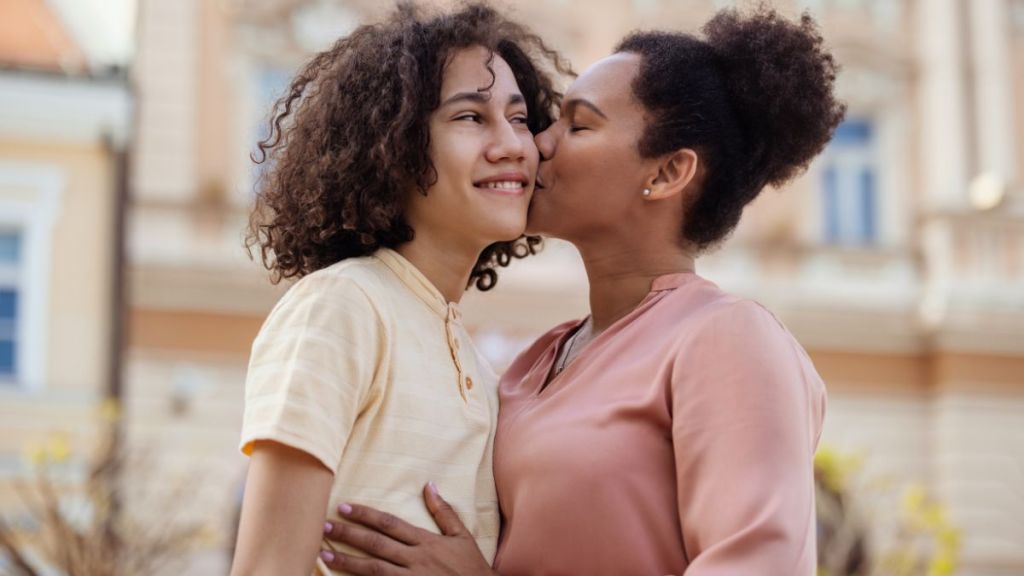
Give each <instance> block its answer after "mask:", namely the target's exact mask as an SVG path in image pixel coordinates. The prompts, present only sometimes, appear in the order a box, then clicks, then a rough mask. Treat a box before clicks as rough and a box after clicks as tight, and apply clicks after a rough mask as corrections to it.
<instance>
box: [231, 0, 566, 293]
mask: <svg viewBox="0 0 1024 576" xmlns="http://www.w3.org/2000/svg"><path fill="white" fill-rule="evenodd" d="M472 46H482V47H484V48H486V49H488V50H490V51H491V55H492V58H493V56H494V55H497V56H500V57H501V58H502V59H504V60H505V61H506V62H507V63H508V65H509V67H510V68H511V69H512V73H513V75H514V76H515V79H516V82H517V83H518V85H519V89H520V91H521V92H522V93H523V96H524V98H525V100H526V105H527V111H528V116H529V118H528V122H527V124H528V126H529V129H530V131H531V132H533V133H537V132H540V131H542V130H544V129H545V128H547V127H548V126H549V125H550V124H551V123H552V121H553V114H554V111H555V110H557V108H558V105H559V103H560V101H561V96H562V95H561V93H560V92H559V91H558V90H556V88H555V87H554V85H553V83H552V79H551V77H550V76H549V73H548V72H549V71H550V72H553V73H564V74H571V69H570V68H569V66H568V65H567V64H566V63H565V61H564V60H563V59H562V58H561V57H560V56H559V55H558V54H557V53H555V52H554V51H553V50H551V49H549V48H548V47H547V46H546V45H545V44H544V42H543V41H542V40H541V39H540V38H539V37H538V36H536V35H535V34H533V33H532V32H530V31H529V30H527V29H526V28H525V27H523V26H521V25H519V24H517V23H515V22H512V21H510V20H508V19H507V18H505V17H504V16H502V15H501V14H500V13H498V12H497V11H496V10H494V9H493V8H491V7H490V6H487V5H486V4H481V3H471V4H467V5H465V6H464V7H462V8H460V9H459V10H458V11H455V12H450V13H445V14H440V15H426V14H425V13H424V12H423V10H422V9H421V8H419V7H417V6H415V5H414V4H412V3H408V2H407V3H402V4H400V5H399V6H398V8H397V9H396V10H395V12H394V13H393V14H391V15H390V16H389V17H388V18H387V19H386V20H384V21H383V22H380V23H377V24H369V25H363V26H360V27H359V28H357V29H356V30H355V31H354V32H352V33H351V34H350V35H348V36H346V37H344V38H341V39H340V40H338V41H337V42H336V43H335V44H334V46H332V47H331V48H330V49H329V50H326V51H324V52H321V53H319V54H317V55H316V56H315V57H314V58H313V59H312V60H311V61H310V62H309V63H307V64H306V65H305V67H304V68H303V69H302V70H301V71H300V72H299V73H298V74H297V75H296V76H295V78H294V79H293V80H292V82H291V86H290V87H289V89H288V91H287V93H286V94H285V95H284V96H283V97H281V98H280V99H279V100H278V101H277V103H276V104H275V106H274V109H273V112H272V114H271V118H270V134H269V136H268V137H267V138H266V139H265V140H263V141H262V142H260V143H259V150H258V153H257V154H256V155H255V157H254V158H253V160H254V161H255V162H257V163H263V162H267V163H268V166H269V168H268V170H267V172H266V173H265V174H264V176H263V177H262V178H261V179H260V181H259V183H258V184H257V190H256V205H255V207H254V209H253V211H252V214H251V216H250V221H249V227H248V230H247V234H246V247H247V248H249V250H250V254H251V253H252V250H253V247H255V246H258V251H259V254H260V257H261V260H262V262H263V264H264V266H266V267H267V268H268V269H269V270H270V271H271V279H272V281H274V282H278V281H280V280H281V279H283V278H293V277H295V278H297V277H301V276H304V275H306V274H309V273H310V272H313V271H316V270H319V269H321V268H324V267H326V266H330V265H331V264H334V263H336V262H338V261H340V260H344V259H346V258H352V257H357V256H364V255H367V254H370V253H372V252H374V251H375V250H377V249H378V248H381V247H395V246H398V245H400V244H403V243H405V242H408V241H410V240H412V238H413V234H414V230H413V229H412V228H411V227H410V226H409V224H408V223H407V222H406V219H405V195H406V194H408V193H409V192H410V191H419V192H420V193H423V194H426V191H427V189H428V188H430V186H431V185H433V184H434V182H436V180H437V174H436V171H435V168H434V165H433V163H432V162H431V159H430V152H429V150H430V130H429V124H428V121H429V116H430V114H431V113H432V112H433V111H434V110H436V109H437V108H438V107H439V106H440V98H441V83H442V80H443V78H444V70H445V66H446V64H447V63H448V61H449V59H450V57H451V56H453V55H454V53H455V52H457V51H458V50H460V49H463V48H468V47H472ZM542 62H543V63H544V64H546V65H547V67H546V68H544V67H542V66H541V65H540V63H542ZM488 68H489V69H490V63H488ZM491 72H492V77H493V70H491ZM487 89H489V86H482V87H481V90H487ZM538 244H540V238H539V237H533V236H523V237H520V238H519V239H517V240H514V241H509V242H499V243H495V244H492V245H490V246H488V247H487V248H486V249H485V250H484V251H483V252H482V253H481V255H480V258H479V260H478V261H477V263H476V265H475V266H474V268H473V271H472V275H471V277H470V285H473V284H475V285H476V287H477V288H479V289H481V290H487V289H489V288H491V287H493V286H494V284H495V282H497V272H496V271H495V268H496V267H497V266H506V265H508V263H509V262H510V261H511V260H512V258H513V257H515V258H522V257H525V256H527V255H529V254H533V253H535V251H536V248H537V246H538Z"/></svg>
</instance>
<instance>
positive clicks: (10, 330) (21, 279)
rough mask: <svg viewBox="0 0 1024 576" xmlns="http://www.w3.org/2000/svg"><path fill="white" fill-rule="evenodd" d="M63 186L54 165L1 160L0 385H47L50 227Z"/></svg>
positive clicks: (30, 388) (27, 388)
mask: <svg viewBox="0 0 1024 576" xmlns="http://www.w3.org/2000/svg"><path fill="white" fill-rule="evenodd" d="M63 187H64V176H63V170H62V169H61V168H59V167H58V166H55V165H52V164H42V163H39V164H37V163H30V162H16V161H9V160H6V159H2V158H0V389H15V390H24V391H36V390H40V389H42V388H44V387H45V381H46V342H47V339H46V331H47V324H48V319H49V302H50V299H49V293H50V290H49V288H50V268H51V264H52V254H51V243H52V230H53V226H54V223H55V221H56V218H57V214H58V212H59V207H60V195H61V190H62V189H63Z"/></svg>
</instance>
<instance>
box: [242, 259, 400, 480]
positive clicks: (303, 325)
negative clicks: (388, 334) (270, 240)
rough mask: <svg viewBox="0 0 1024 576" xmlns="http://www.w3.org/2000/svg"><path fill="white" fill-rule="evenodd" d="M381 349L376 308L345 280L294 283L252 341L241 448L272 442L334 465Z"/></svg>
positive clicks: (382, 340)
mask: <svg viewBox="0 0 1024 576" xmlns="http://www.w3.org/2000/svg"><path fill="white" fill-rule="evenodd" d="M384 347H385V335H384V329H383V326H382V324H381V321H380V317H379V315H378V313H377V310H376V308H375V307H374V306H373V303H372V301H371V300H370V298H369V297H368V296H367V294H366V292H364V291H363V289H362V288H360V287H359V286H358V285H357V284H356V283H355V282H354V281H353V280H352V279H350V278H345V277H337V276H333V277H332V276H327V275H324V274H313V275H310V276H307V277H305V278H303V279H302V280H300V281H299V282H297V283H296V284H295V285H294V286H292V287H291V289H290V290H289V291H288V292H287V293H286V294H285V295H284V297H283V298H282V299H281V300H280V301H279V302H278V304H277V306H275V307H274V309H273V311H271V313H270V315H269V316H268V317H267V320H266V322H264V324H263V327H262V328H261V329H260V332H259V334H258V335H257V337H256V340H255V341H254V342H253V346H252V355H251V356H250V359H249V370H248V373H247V375H246V380H245V414H244V417H243V421H242V441H241V450H242V452H243V453H245V454H251V453H252V446H253V443H254V442H255V441H257V440H273V441H275V442H278V443H281V444H284V445H286V446H289V447H291V448H295V449H296V450H301V451H303V452H306V453H308V454H310V455H311V456H313V457H315V458H316V459H317V460H319V461H320V462H321V463H322V464H323V465H324V466H326V467H327V468H328V469H329V470H331V471H332V472H334V471H336V470H337V468H338V464H339V462H340V461H341V455H342V452H343V451H344V448H345V443H346V441H347V439H348V437H349V434H350V432H351V430H352V426H353V423H354V422H355V419H356V415H357V414H359V412H360V411H361V407H362V406H363V405H364V403H365V402H366V401H367V399H368V397H369V394H370V392H371V389H372V387H373V385H374V378H375V377H376V375H377V374H378V365H379V363H380V359H381V358H382V354H383V350H384Z"/></svg>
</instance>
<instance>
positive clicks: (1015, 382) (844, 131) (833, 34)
mask: <svg viewBox="0 0 1024 576" xmlns="http://www.w3.org/2000/svg"><path fill="white" fill-rule="evenodd" d="M51 4H61V3H59V2H57V3H51ZM732 4H733V3H732V2H729V1H723V0H692V1H688V2H669V1H666V0H632V1H627V0H589V1H583V0H551V1H548V2H533V1H522V2H515V3H513V4H512V5H511V11H512V12H513V14H515V15H516V16H518V17H519V18H520V19H522V20H523V21H526V22H529V23H531V24H532V26H533V27H534V28H535V29H536V31H537V32H538V33H539V34H541V35H542V36H543V37H544V38H546V39H548V41H549V42H550V43H551V45H553V46H554V47H555V48H557V49H559V50H560V51H562V52H563V53H564V54H566V55H567V56H568V57H569V58H570V59H571V61H572V62H573V63H574V64H575V65H576V67H577V69H583V68H584V67H585V66H586V65H587V64H589V63H591V62H593V61H594V60H596V59H598V58H600V57H602V56H603V55H605V54H607V52H608V51H609V50H610V48H611V46H613V44H614V43H615V41H616V40H617V39H618V38H619V37H621V36H622V35H623V34H624V33H625V32H628V31H629V30H631V29H634V28H644V27H663V28H676V29H682V30H697V29H698V28H699V26H700V24H701V23H702V22H703V21H705V20H706V19H707V17H708V16H709V15H710V14H712V13H713V11H714V10H715V9H718V8H721V7H725V6H730V5H732ZM776 4H777V5H778V6H779V8H781V9H784V10H786V11H789V12H791V13H794V14H795V13H796V12H797V11H799V10H803V9H807V10H810V11H811V12H812V14H814V15H815V16H816V17H818V18H819V19H820V21H821V23H822V28H823V30H824V34H825V36H826V38H827V40H828V42H829V44H830V46H831V47H832V48H833V49H834V52H835V54H836V56H837V58H838V60H839V61H840V63H841V64H842V66H843V70H842V72H841V75H840V79H839V90H840V92H841V95H842V97H843V98H844V99H845V100H847V102H848V103H849V105H850V113H849V118H848V120H847V122H846V123H845V124H844V125H843V126H842V127H841V128H840V129H839V131H838V133H837V135H836V139H835V141H834V142H833V143H832V145H831V146H830V147H829V149H828V150H827V151H826V153H825V154H824V155H823V156H822V157H821V158H819V159H818V160H817V161H816V162H815V163H814V165H813V166H812V167H811V169H810V170H809V171H808V172H807V173H806V174H805V175H804V176H802V177H801V178H800V179H798V180H797V181H796V182H794V183H793V184H792V185H790V186H787V187H786V189H785V190H782V191H778V192H775V191H768V192H766V193H765V194H763V195H762V197H761V198H760V199H759V200H758V201H757V202H756V203H755V204H753V205H752V206H751V207H750V208H749V210H748V213H747V214H746V216H745V218H744V221H743V224H742V226H741V228H740V229H739V230H738V231H737V232H736V234H735V236H734V237H733V238H732V239H731V241H730V242H729V243H728V244H726V246H725V247H724V248H722V249H721V250H719V251H717V252H715V253H713V254H711V255H708V256H707V257H705V258H704V259H702V260H701V262H700V263H699V265H698V266H699V269H700V271H701V273H702V274H704V275H705V276H707V277H709V278H711V279H713V280H715V281H717V282H718V283H720V284H721V285H722V286H723V287H725V288H727V289H729V290H732V291H735V292H738V293H741V294H743V295H746V296H749V297H751V298H754V299H756V300H759V301H760V302H762V303H764V304H765V305H766V306H768V307H769V308H770V309H772V310H773V311H775V312H776V314H777V315H779V317H780V318H781V319H782V320H783V321H784V322H785V323H786V324H787V325H788V326H789V327H790V329H791V330H792V331H793V332H794V333H795V334H796V336H797V337H798V339H799V340H800V341H801V342H802V343H803V345H804V346H805V347H806V348H807V349H808V351H809V352H810V354H811V356H812V358H813V359H814V361H815V364H816V365H817V367H818V369H819V370H820V371H821V373H822V374H823V376H824V377H825V379H826V381H827V383H828V385H829V393H830V406H829V415H828V421H827V425H826V431H825V437H824V438H823V442H826V443H829V444H830V445H833V446H835V447H837V448H838V449H841V450H846V451H861V452H863V453H864V454H865V462H866V464H865V465H866V468H867V469H866V473H870V474H875V475H879V476H887V477H893V478H897V479H899V480H900V481H917V482H921V483H924V484H926V485H927V486H928V487H929V488H931V489H932V490H934V491H935V492H936V493H938V494H939V495H940V496H941V497H942V498H943V499H944V500H945V501H946V502H947V503H948V505H949V508H950V513H951V515H952V517H953V518H954V520H955V521H956V522H957V523H958V524H959V525H960V526H961V527H962V529H963V531H964V542H963V543H964V550H963V557H962V564H963V570H962V573H963V574H967V575H972V576H996V575H1009V574H1019V573H1021V572H1022V571H1024V523H1022V522H1021V520H1020V519H1021V518H1024V436H1022V435H1021V434H1022V432H1021V431H1022V430H1024V1H1022V0H905V1H898V0H779V1H778V2H776ZM8 6H15V7H17V9H18V10H22V11H27V12H24V14H29V16H28V17H24V18H27V20H23V22H35V23H38V22H41V21H45V19H44V20H39V18H40V17H39V16H37V14H38V13H50V14H51V16H52V15H53V14H52V12H51V11H47V10H46V7H47V6H48V4H47V3H45V2H43V1H42V0H32V1H30V0H17V1H16V2H10V3H8ZM387 7H388V6H387V5H386V4H384V3H377V2H371V1H369V0H351V1H341V0H339V1H330V0H176V1H175V2H161V1H159V0H139V2H138V34H137V39H138V42H137V47H136V53H135V58H134V63H133V66H132V77H131V81H132V86H133V87H134V97H135V101H136V111H135V114H134V119H135V122H134V125H133V126H132V127H131V128H130V129H131V131H132V133H133V136H134V137H133V138H132V145H131V151H130V152H131V165H130V170H129V172H130V175H131V177H130V182H129V188H130V191H131V198H132V199H131V203H130V205H129V207H128V210H129V212H128V222H129V234H128V238H129V244H128V283H127V297H128V317H127V333H128V348H127V351H126V358H125V363H124V366H123V370H124V380H125V388H124V394H125V403H126V406H125V408H126V414H127V417H128V434H129V438H130V440H131V442H132V443H133V444H134V445H136V446H141V447H147V448H154V449H155V451H157V452H159V453H160V454H161V455H162V456H164V457H165V460H166V461H167V462H170V465H171V466H172V467H173V468H174V469H176V470H178V471H179V472H182V473H192V474H195V475H196V477H198V478H200V479H201V480H202V482H201V483H199V484H198V485H197V486H198V487H199V489H198V490H197V492H196V494H195V498H196V499H197V500H200V501H203V502H206V503H208V509H209V511H210V512H211V514H212V515H213V516H214V517H216V518H220V519H222V523H221V528H222V530H221V532H222V534H223V538H222V540H223V542H222V543H224V544H227V543H228V542H229V540H230V539H231V535H230V527H231V524H232V522H233V520H234V516H233V514H234V509H235V507H236V506H237V503H238V492H239V489H240V487H241V483H242V480H243V478H244V468H245V461H244V459H243V458H242V457H241V456H240V455H238V454H237V450H236V444H237V434H238V430H239V428H240V424H241V408H242V387H243V382H244V373H245V365H246V361H247V356H248V351H249V346H250V344H251V340H252V338H253V336H254V335H255V334H256V332H257V330H258V329H259V326H260V324H261V322H262V320H263V317H264V316H265V315H266V313H267V312H268V311H269V309H270V307H271V306H272V305H273V303H274V302H275V301H276V299H277V298H278V297H279V296H280V294H281V293H282V292H283V290H284V289H285V288H286V287H284V286H279V287H274V286H271V285H270V284H269V282H268V280H267V275H266V274H265V273H264V272H263V271H261V270H260V268H259V267H258V266H257V265H255V264H254V263H253V262H251V261H250V260H249V259H248V258H247V257H246V255H245V252H244V250H243V248H242V230H243V228H244V225H245V221H246V218H247V209H248V206H249V202H250V200H251V197H252V188H253V183H254V181H255V178H257V177H258V170H257V168H255V167H254V166H253V164H252V163H251V162H250V161H249V159H248V154H249V152H251V150H252V149H253V147H254V144H255V142H256V141H257V140H258V139H259V137H260V136H261V134H263V133H265V132H263V130H264V127H263V122H264V121H265V119H266V116H267V113H268V111H269V107H270V105H271V103H272V101H273V99H274V98H275V97H276V96H277V95H279V94H280V93H281V91H282V90H283V89H284V87H285V86H286V85H287V82H288V79H289V77H290V75H291V74H292V73H293V72H294V70H295V69H296V68H297V67H298V66H299V65H301V63H302V62H303V61H304V60H305V59H306V58H308V56H309V55H310V53H311V52H313V51H315V50H318V49H322V48H324V47H326V46H327V45H328V44H329V43H330V42H331V41H333V39H335V38H336V37H337V36H339V35H342V34H345V33H346V32H348V31H350V30H351V29H352V28H354V27H355V26H356V25H357V24H358V23H359V22H361V21H365V20H367V19H372V18H375V17H377V16H379V15H380V14H381V13H382V11H383V10H386V9H387ZM5 9H9V8H6V7H5ZM40 10H41V11H42V12H38V11H40ZM0 21H2V22H3V23H4V24H2V25H0V27H6V26H8V25H9V23H10V22H11V20H8V19H2V20H0ZM52 22H54V24H53V25H52V26H54V27H55V28H53V29H60V26H59V24H60V22H59V19H57V18H53V19H52ZM37 25H38V24H37ZM47 26H49V25H47ZM10 28H11V29H10V30H7V29H6V28H5V29H4V30H3V31H4V34H0V38H2V39H3V40H0V56H3V58H5V60H4V61H5V63H6V66H7V67H6V68H4V69H3V70H0V84H2V85H3V89H2V90H0V394H2V395H3V403H2V406H0V416H2V418H0V422H2V424H0V435H2V437H3V440H0V442H2V444H0V463H4V462H6V463H5V464H3V466H6V467H12V466H13V463H11V462H7V461H6V460H2V459H3V458H6V459H8V460H12V461H13V459H14V458H16V457H17V453H18V451H19V449H20V443H21V442H22V441H23V440H24V438H25V437H26V436H28V435H31V434H32V433H34V431H36V430H42V429H43V428H44V427H46V426H53V425H54V424H52V421H56V420H61V419H74V418H79V419H82V418H85V416H84V414H85V410H87V408H86V406H87V405H88V402H89V401H90V399H95V398H96V397H98V396H100V395H102V394H103V390H104V386H106V385H107V384H106V383H107V380H106V378H107V377H108V374H109V372H110V369H111V367H110V366H108V363H109V359H110V358H112V351H111V350H110V349H109V341H108V339H106V338H105V337H97V335H103V334H108V333H109V332H110V331H111V330H112V326H111V322H113V320H112V318H113V317H114V315H113V313H112V312H113V311H112V304H111V298H110V295H111V294H112V291H113V290H114V287H113V286H111V284H110V279H111V278H112V275H111V274H112V272H111V267H113V266H115V264H116V261H115V258H116V249H115V248H114V239H113V237H112V230H113V229H114V219H115V215H116V212H115V209H114V208H115V207H114V200H115V198H116V197H117V186H116V184H117V179H118V176H117V175H118V170H117V158H119V150H120V148H119V146H120V144H119V143H123V142H124V141H125V134H126V132H127V131H128V130H129V127H128V125H127V122H126V119H127V118H128V114H127V113H126V110H127V108H128V97H127V91H126V89H125V86H124V84H123V83H121V82H119V81H117V80H112V79H110V78H108V77H105V76H104V75H103V74H101V73H99V72H97V71H95V70H94V69H93V68H91V67H90V64H89V56H88V51H87V50H84V49H83V48H82V47H81V46H76V42H75V36H74V34H71V33H65V34H64V35H63V36H62V35H61V34H57V33H54V32H52V30H51V29H50V28H47V30H48V31H47V32H46V34H45V35H44V37H45V38H48V42H49V44H46V45H44V46H37V45H35V44H32V43H31V42H38V38H37V39H36V40H31V41H30V40H18V41H19V42H23V43H22V44H17V43H15V41H14V40H12V39H20V38H21V36H19V35H18V34H15V33H14V32H16V31H23V30H24V29H25V27H24V26H13V25H12V26H10ZM4 54H7V55H6V56H4ZM17 54H20V55H21V56H17V57H15V56H12V55H17ZM26 54H27V55H29V56H25V55H26ZM43 55H45V56H43ZM17 58H21V59H20V60H19V59H17ZM26 58H28V59H29V60H25V59H26ZM40 62H42V63H41V64H40ZM27 68H31V70H32V71H31V72H28V71H26V69H27ZM16 98H20V100H15V99H16ZM5 104H6V105H5ZM12 294H13V296H12ZM464 310H465V312H466V317H467V320H468V321H469V322H471V323H472V325H473V326H474V330H475V332H476V334H477V338H478V340H479V342H480V344H481V346H482V347H483V348H484V349H485V350H486V351H487V353H488V354H489V355H490V356H491V357H492V358H493V359H494V361H495V363H496V364H497V365H499V366H500V365H502V364H503V363H504V362H507V361H508V360H509V359H510V358H511V356H512V355H513V354H514V353H515V352H516V351H517V350H518V349H519V348H521V347H522V346H523V345H524V344H525V343H526V342H528V341H529V339H530V338H532V337H533V336H536V335H537V334H539V333H540V332H542V331H543V330H545V329H547V328H548V327H550V326H551V325H553V324H554V323H556V322H559V321H561V320H564V319H567V318H571V317H578V316H581V315H583V314H585V313H586V284H585V278H584V276H583V272H582V267H581V265H580V264H579V261H578V257H577V256H576V254H575V252H574V250H573V249H572V248H571V247H569V246H567V245H565V244H562V243H558V242H548V244H547V247H546V250H545V252H544V254H543V255H542V256H540V257H537V258H534V259H531V260H530V261H524V262H522V263H517V264H516V265H514V266H513V267H512V268H511V269H510V270H508V271H507V272H506V273H504V274H502V277H501V281H500V282H499V286H498V288H497V289H496V290H495V291H493V292H492V293H488V294H486V295H480V294H476V293H471V294H469V295H467V298H466V300H465V301H464ZM9 343H10V346H9V347H8V344H9ZM8 350H12V351H13V352H8ZM5 362H7V363H5ZM8 366H13V368H10V370H13V371H14V372H13V375H11V373H8V372H5V370H8V368H7V367H8ZM10 431H14V432H15V433H14V434H10V433H9V432H10ZM0 468H2V466H0ZM220 558H221V560H219V561H220V562H221V563H222V564H224V566H226V557H223V556H222V557H220ZM211 561H212V562H214V563H216V562H217V560H211Z"/></svg>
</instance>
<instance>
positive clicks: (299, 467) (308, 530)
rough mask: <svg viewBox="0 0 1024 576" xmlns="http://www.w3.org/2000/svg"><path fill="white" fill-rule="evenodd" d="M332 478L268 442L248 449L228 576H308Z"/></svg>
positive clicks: (311, 461) (316, 464)
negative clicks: (265, 575) (243, 487)
mask: <svg viewBox="0 0 1024 576" xmlns="http://www.w3.org/2000/svg"><path fill="white" fill-rule="evenodd" d="M333 479H334V475H333V474H332V472H331V471H330V470H328V469H327V468H326V467H325V466H324V465H323V464H322V463H320V461H319V460H317V459H316V458H314V457H313V456H310V455H309V454H306V453H305V452H302V451H301V450H296V449H294V448H289V447H287V446H284V445H283V444H278V443H276V442H271V441H260V442H256V443H255V445H254V446H253V450H252V459H251V462H250V464H249V473H248V476H247V477H246V481H245V497H244V499H243V501H242V516H241V521H240V523H239V528H238V543H237V545H236V547H235V558H234V561H233V563H232V566H231V575H232V576H242V575H245V576H249V575H259V574H273V575H280V574H295V575H296V576H309V574H310V573H311V572H312V571H313V566H314V563H315V562H316V555H317V552H318V551H319V550H320V542H321V539H322V537H323V526H324V520H325V518H326V511H327V500H328V498H329V497H330V492H331V483H332V481H333Z"/></svg>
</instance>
